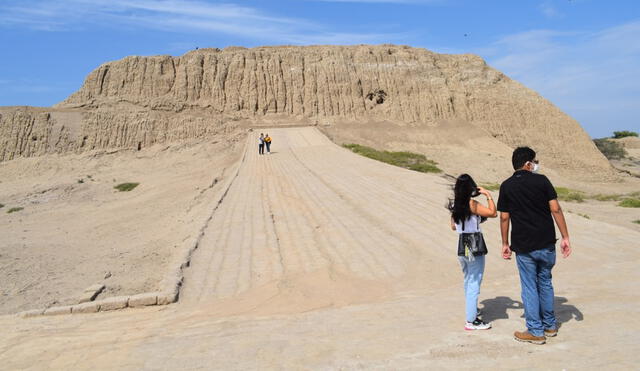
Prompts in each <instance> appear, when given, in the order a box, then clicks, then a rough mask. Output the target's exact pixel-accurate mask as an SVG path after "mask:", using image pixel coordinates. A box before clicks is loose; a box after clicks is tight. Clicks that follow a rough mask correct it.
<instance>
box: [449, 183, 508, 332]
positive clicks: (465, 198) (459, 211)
mask: <svg viewBox="0 0 640 371" xmlns="http://www.w3.org/2000/svg"><path fill="white" fill-rule="evenodd" d="M453 191H454V199H453V202H452V203H450V205H449V209H450V211H451V229H452V230H454V231H456V232H458V235H459V237H458V238H459V241H458V260H459V261H460V265H461V266H462V272H463V273H464V294H465V301H466V304H465V308H466V309H465V314H466V324H465V326H464V328H465V330H488V329H490V328H491V324H490V323H484V322H483V321H482V320H481V319H480V318H479V317H478V295H479V294H480V284H481V283H482V275H483V274H484V257H485V255H486V253H487V252H486V246H484V238H483V237H482V230H481V229H480V223H481V222H482V221H483V219H486V218H495V217H496V216H497V215H498V214H497V211H496V205H495V203H494V202H493V197H491V193H489V191H488V190H486V189H484V188H482V187H478V186H477V185H476V182H475V181H474V180H473V178H472V177H471V176H470V175H469V174H462V175H460V176H459V177H458V179H457V180H456V185H455V186H454V188H453ZM480 195H485V196H486V197H487V206H484V205H483V204H481V203H480V202H478V201H476V200H474V199H473V197H477V196H480Z"/></svg>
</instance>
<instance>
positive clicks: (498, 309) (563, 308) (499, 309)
mask: <svg viewBox="0 0 640 371" xmlns="http://www.w3.org/2000/svg"><path fill="white" fill-rule="evenodd" d="M568 301H569V300H568V299H567V298H564V297H561V296H556V297H555V298H554V300H553V304H554V310H555V312H556V320H557V321H558V323H559V324H563V323H566V322H569V321H571V320H572V319H575V320H576V321H582V320H583V319H584V315H583V314H582V312H581V311H580V310H579V309H578V308H576V307H575V306H574V305H571V304H567V302H568ZM480 304H482V319H483V320H484V321H485V322H493V321H495V320H498V319H508V318H509V314H508V313H507V310H508V309H522V314H521V315H520V318H524V306H523V305H522V302H521V301H518V300H513V299H511V298H510V297H507V296H496V297H495V298H493V299H486V300H483V301H482V302H481V303H480Z"/></svg>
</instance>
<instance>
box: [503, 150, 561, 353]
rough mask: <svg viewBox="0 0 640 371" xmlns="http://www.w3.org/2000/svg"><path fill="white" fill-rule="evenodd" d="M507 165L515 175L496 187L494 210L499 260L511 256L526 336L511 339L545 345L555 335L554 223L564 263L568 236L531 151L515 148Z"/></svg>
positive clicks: (551, 191) (552, 193) (553, 194)
mask: <svg viewBox="0 0 640 371" xmlns="http://www.w3.org/2000/svg"><path fill="white" fill-rule="evenodd" d="M511 161H512V163H513V168H514V169H515V170H516V172H515V173H513V175H512V176H511V177H510V178H509V179H507V180H505V181H504V182H503V183H502V185H501V186H500V196H499V198H498V210H499V211H500V231H501V232H502V257H503V258H504V259H511V252H512V251H515V253H516V261H517V263H518V272H519V273H520V285H521V288H522V302H523V304H524V314H525V318H526V323H527V331H524V332H518V331H516V332H515V334H514V336H515V339H516V340H519V341H525V342H530V343H534V344H544V343H545V342H546V337H545V336H550V337H552V336H556V335H557V334H558V325H557V322H556V318H555V313H554V310H553V298H554V293H553V284H552V282H551V269H552V268H553V266H554V265H555V262H556V247H555V243H556V231H555V228H554V226H553V220H554V219H555V221H556V224H557V225H558V229H559V230H560V233H561V234H562V241H561V243H560V248H561V249H562V255H563V256H564V257H565V258H566V257H568V256H569V255H570V254H571V244H570V243H569V232H568V231H567V224H566V222H565V220H564V214H563V213H562V209H561V208H560V204H559V203H558V199H557V198H558V195H557V194H556V191H555V189H554V188H553V185H551V182H550V181H549V179H547V177H546V176H544V175H540V174H536V173H537V172H538V168H539V165H538V160H537V159H536V153H535V151H534V150H532V149H531V148H529V147H519V148H516V149H515V150H514V151H513V156H512V158H511ZM509 224H511V225H512V229H511V245H510V244H509Z"/></svg>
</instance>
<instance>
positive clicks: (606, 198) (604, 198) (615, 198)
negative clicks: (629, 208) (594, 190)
mask: <svg viewBox="0 0 640 371" xmlns="http://www.w3.org/2000/svg"><path fill="white" fill-rule="evenodd" d="M592 198H593V199H594V200H597V201H620V198H622V195H619V194H611V195H603V194H597V195H594V196H592Z"/></svg>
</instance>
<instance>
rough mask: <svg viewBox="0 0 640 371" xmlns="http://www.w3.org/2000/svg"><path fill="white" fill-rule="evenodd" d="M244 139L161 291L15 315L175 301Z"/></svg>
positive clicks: (233, 174) (231, 178)
mask: <svg viewBox="0 0 640 371" xmlns="http://www.w3.org/2000/svg"><path fill="white" fill-rule="evenodd" d="M248 143H249V137H247V141H246V142H245V147H244V149H243V151H242V158H241V159H240V161H238V162H237V163H236V164H235V165H234V166H233V167H231V168H230V169H231V174H230V176H229V177H228V178H227V179H226V181H225V183H224V184H223V186H222V187H221V188H219V191H218V193H216V194H215V196H214V197H213V200H214V202H215V205H216V206H215V207H214V208H213V210H212V211H211V213H210V214H209V215H208V216H207V218H206V219H205V220H204V221H203V223H202V227H201V228H200V230H199V231H198V234H197V237H195V238H193V239H191V240H189V241H188V242H187V243H186V244H185V248H184V250H183V252H182V253H181V254H178V258H177V259H176V262H175V265H174V266H175V267H176V268H175V269H174V270H173V271H171V272H170V273H169V274H168V275H167V276H165V278H164V279H163V280H162V282H161V283H160V287H163V290H162V291H160V292H148V293H142V294H136V295H131V296H116V297H111V298H105V299H101V300H96V301H89V302H84V303H80V304H75V305H65V306H57V307H49V308H44V309H34V310H28V311H24V312H19V313H18V314H17V315H18V316H19V317H22V318H31V317H38V316H43V315H44V316H54V315H61V314H78V313H96V312H106V311H111V310H117V309H124V308H142V307H146V306H150V305H168V304H171V303H175V302H177V301H178V298H179V296H180V288H181V287H182V282H183V280H184V270H185V269H186V268H187V267H189V264H190V263H191V256H192V255H193V252H194V251H195V250H196V249H197V248H198V244H199V243H200V240H201V239H202V236H204V230H205V228H206V227H207V225H208V224H209V221H210V220H211V219H212V218H213V215H214V214H215V212H216V211H217V210H218V207H220V204H222V202H223V201H224V198H225V197H226V195H227V193H228V192H229V188H231V185H232V184H233V181H234V180H235V179H236V177H237V176H238V173H239V171H240V167H241V166H242V164H243V163H244V160H245V156H246V152H247V146H248ZM223 174H224V173H223ZM216 200H217V201H216Z"/></svg>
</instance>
